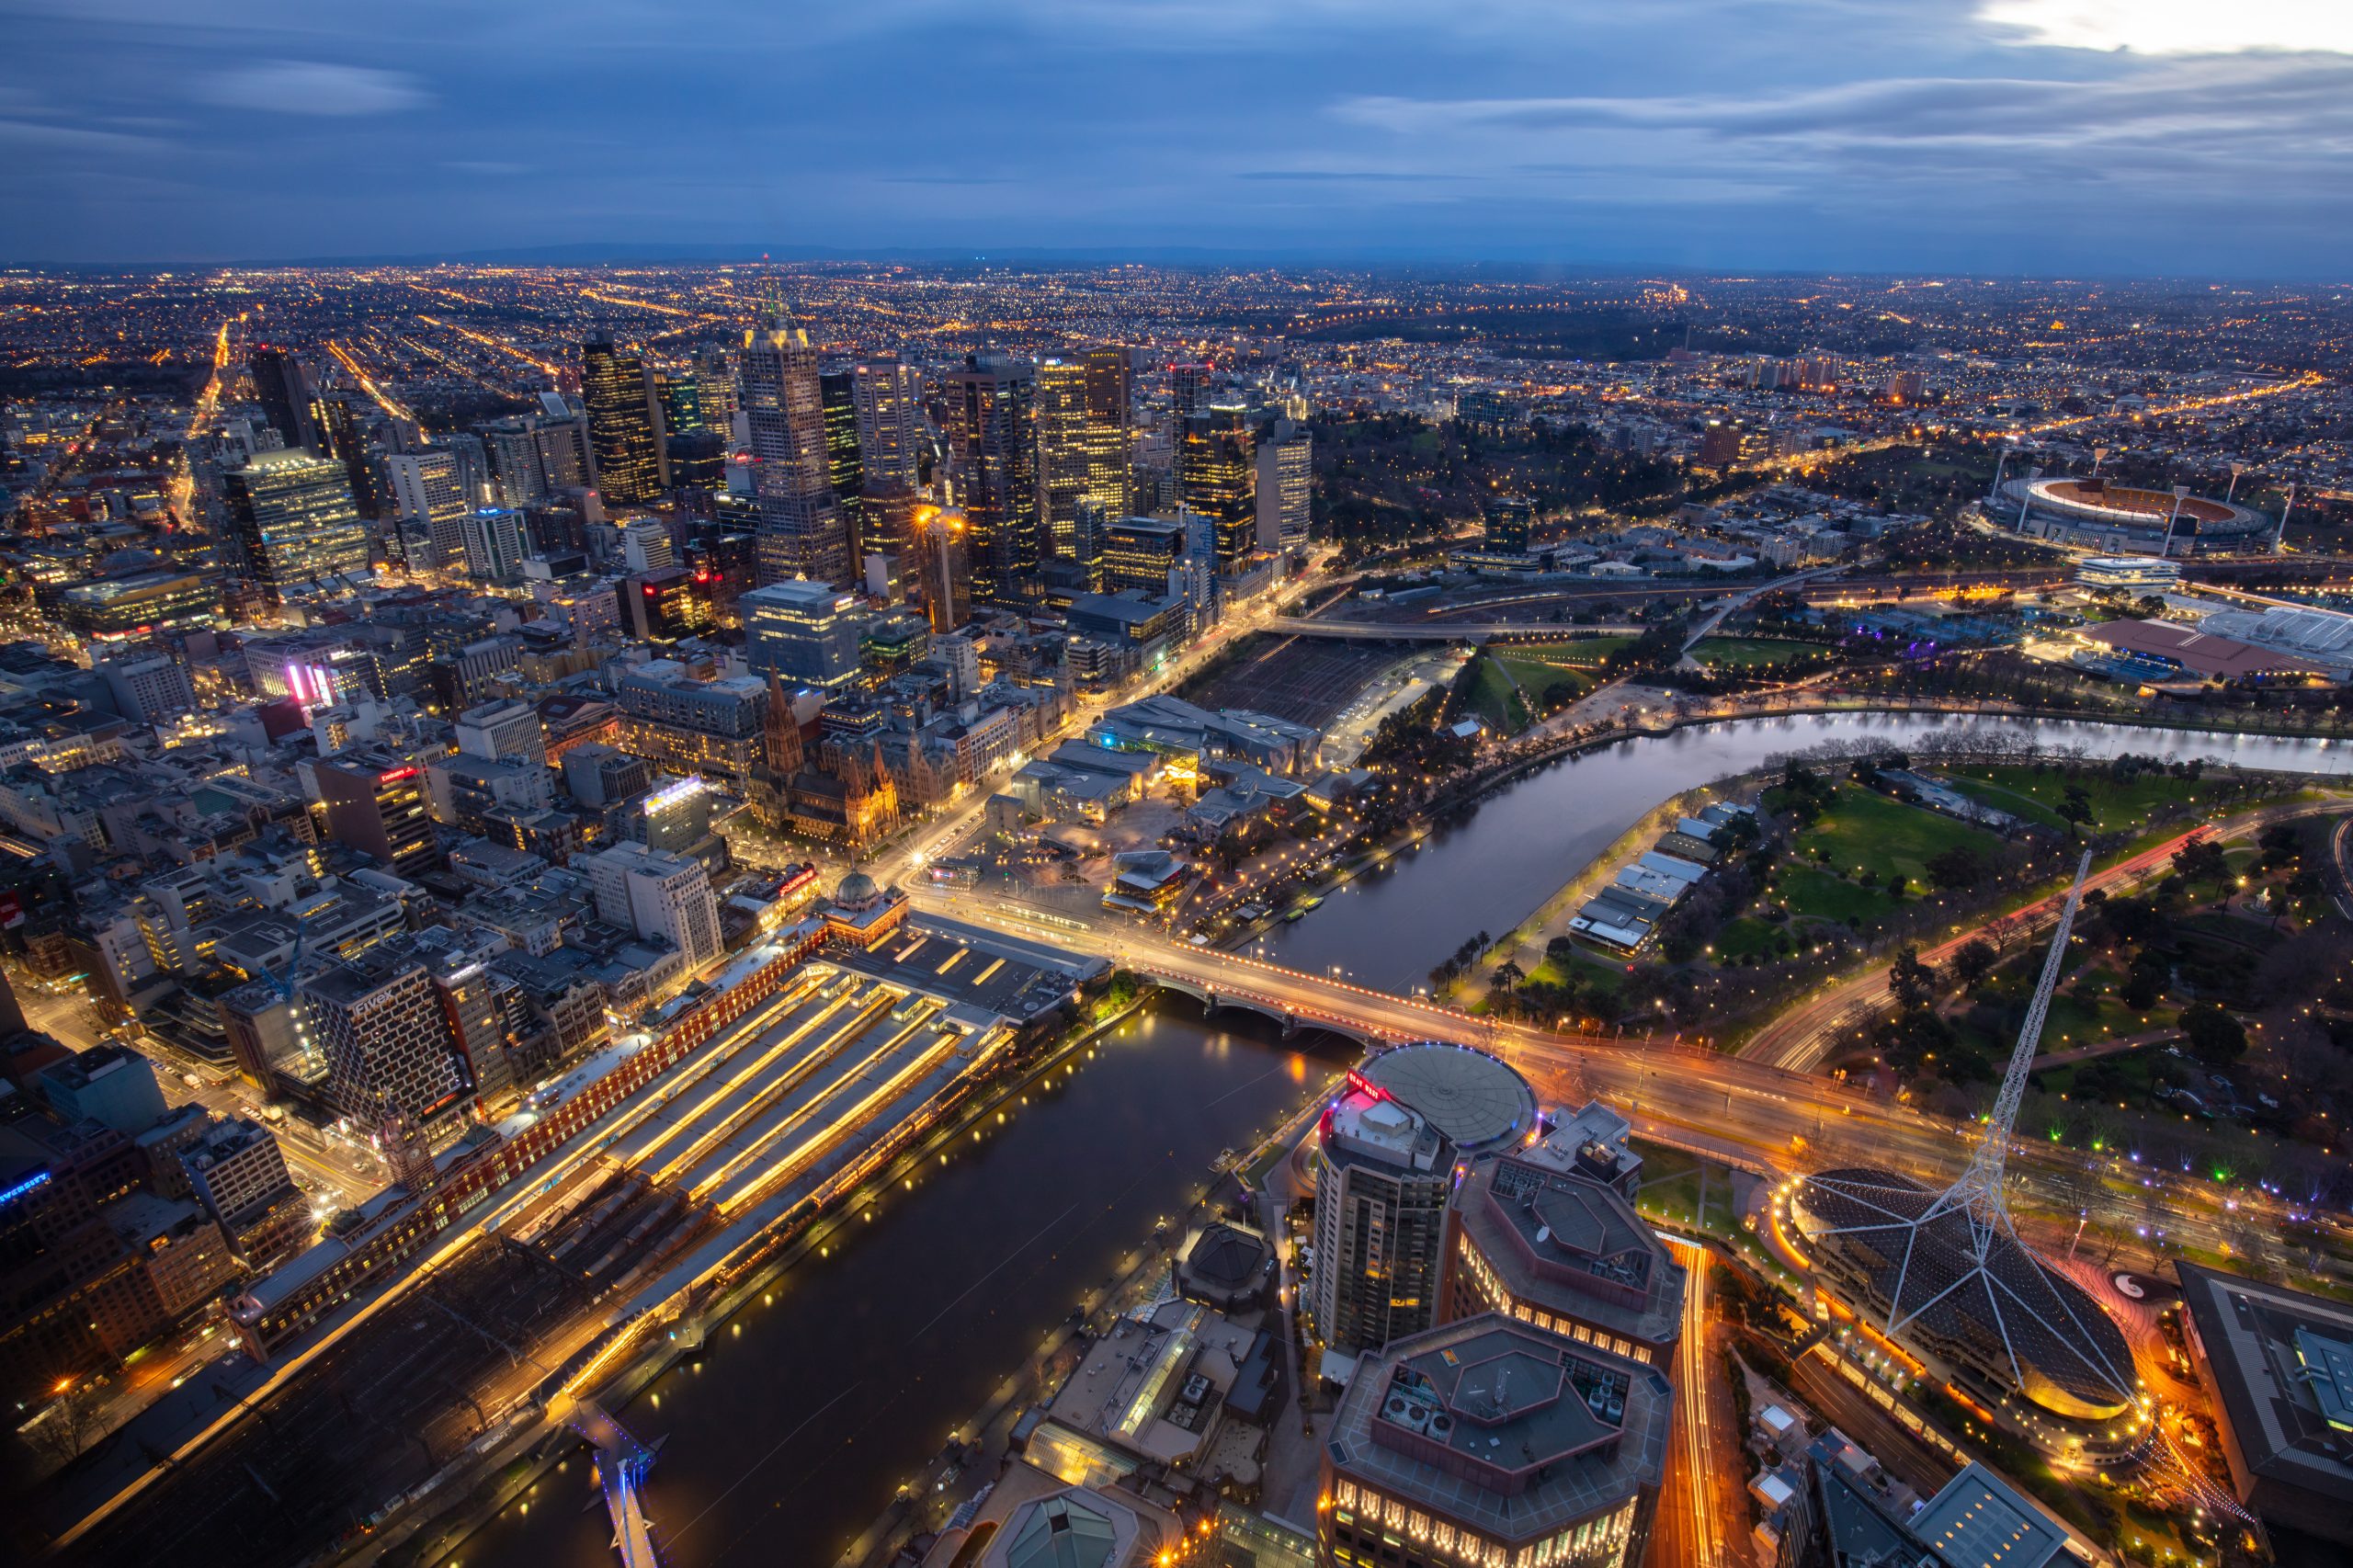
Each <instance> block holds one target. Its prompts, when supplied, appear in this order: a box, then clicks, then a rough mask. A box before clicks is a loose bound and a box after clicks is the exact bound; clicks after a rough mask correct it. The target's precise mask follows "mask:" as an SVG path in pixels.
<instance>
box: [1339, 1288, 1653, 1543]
mask: <svg viewBox="0 0 2353 1568" xmlns="http://www.w3.org/2000/svg"><path fill="white" fill-rule="evenodd" d="M1320 1261H1321V1260H1320V1259H1319V1264H1320ZM1674 1412H1675V1391H1674V1389H1673V1387H1672V1386H1670V1385H1669V1383H1668V1382H1667V1379H1666V1374H1665V1372H1663V1371H1661V1370H1660V1369H1658V1368H1656V1367H1651V1366H1645V1365H1644V1364H1643V1363H1642V1362H1640V1361H1633V1360H1629V1359H1627V1358H1625V1357H1622V1356H1617V1355H1613V1354H1612V1353H1610V1352H1608V1351H1607V1350H1602V1349H1598V1348H1597V1347H1595V1346H1590V1345H1581V1344H1578V1343H1577V1342H1576V1341H1574V1340H1573V1339H1566V1338H1563V1337H1562V1336H1561V1335H1557V1334H1553V1333H1550V1332H1548V1331H1546V1330H1544V1329H1540V1328H1538V1327H1536V1326H1535V1325H1533V1324H1526V1323H1520V1322H1518V1321H1516V1320H1514V1319H1512V1318H1507V1317H1505V1316H1503V1315H1502V1314H1501V1313H1497V1312H1487V1313H1483V1314H1482V1315H1480V1316H1478V1317H1474V1318H1466V1319H1464V1320H1462V1321H1461V1322H1459V1323H1449V1324H1442V1325H1440V1326H1439V1327H1437V1328H1433V1329H1429V1330H1427V1332H1424V1333H1420V1334H1415V1335H1408V1336H1407V1337H1405V1338H1403V1339H1399V1340H1396V1341H1394V1342H1392V1344H1391V1345H1390V1346H1388V1347H1387V1348H1386V1349H1383V1350H1381V1351H1379V1352H1377V1353H1375V1354H1372V1355H1369V1356H1367V1357H1365V1358H1363V1359H1362V1360H1361V1361H1360V1362H1358V1366H1357V1369H1356V1375H1355V1376H1354V1377H1353V1378H1352V1379H1351V1380H1350V1381H1349V1382H1348V1388H1347V1393H1346V1394H1344V1395H1343V1396H1342V1397H1341V1400H1340V1407H1339V1409H1338V1410H1337V1411H1336V1413H1335V1414H1334V1415H1333V1416H1332V1418H1331V1420H1330V1423H1329V1424H1328V1426H1323V1427H1322V1429H1321V1430H1320V1431H1319V1433H1318V1436H1320V1437H1323V1438H1324V1444H1323V1462H1322V1487H1321V1495H1320V1496H1319V1497H1318V1499H1317V1503H1316V1527H1315V1528H1316V1541H1315V1561H1316V1562H1317V1563H1318V1564H1319V1565H1320V1568H1631V1565H1635V1564H1639V1563H1641V1562H1642V1561H1643V1554H1644V1552H1645V1551H1646V1550H1647V1549H1648V1547H1649V1544H1650V1533H1651V1525H1652V1521H1653V1519H1654V1517H1655V1516H1656V1514H1657V1511H1658V1495H1659V1488H1660V1484H1661V1483H1662V1482H1663V1481H1664V1479H1665V1473H1666V1454H1667V1444H1668V1440H1669V1433H1670V1431H1671V1429H1672V1426H1673V1423H1674Z"/></svg>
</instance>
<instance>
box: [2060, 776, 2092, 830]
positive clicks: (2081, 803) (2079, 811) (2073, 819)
mask: <svg viewBox="0 0 2353 1568" xmlns="http://www.w3.org/2000/svg"><path fill="white" fill-rule="evenodd" d="M2059 815H2060V817H2061V819H2062V820H2063V821H2064V822H2065V823H2066V824H2067V832H2068V834H2069V835H2070V836H2072V837H2075V838H2081V837H2082V836H2083V835H2084V824H2086V823H2088V822H2090V821H2091V820H2092V798H2091V797H2090V796H2089V795H2086V794H2085V793H2084V790H2083V787H2082V786H2081V785H2078V784H2070V785H2068V786H2067V792H2066V794H2064V795H2063V796H2062V797H2061V798H2060V801H2059Z"/></svg>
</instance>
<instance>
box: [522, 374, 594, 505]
mask: <svg viewBox="0 0 2353 1568" xmlns="http://www.w3.org/2000/svg"><path fill="white" fill-rule="evenodd" d="M537 424H538V435H539V438H540V472H542V473H544V474H546V475H547V479H548V494H550V495H555V494H561V493H562V492H563V491H566V490H579V489H583V488H585V487H586V486H588V485H592V484H594V483H597V448H596V443H595V442H594V441H592V440H590V439H589V438H588V421H587V419H586V417H585V415H582V414H581V413H580V412H579V411H578V410H576V409H574V407H573V405H572V404H571V403H568V402H566V401H565V399H564V396H563V393H562V392H541V393H540V415H539V419H538V421H537Z"/></svg>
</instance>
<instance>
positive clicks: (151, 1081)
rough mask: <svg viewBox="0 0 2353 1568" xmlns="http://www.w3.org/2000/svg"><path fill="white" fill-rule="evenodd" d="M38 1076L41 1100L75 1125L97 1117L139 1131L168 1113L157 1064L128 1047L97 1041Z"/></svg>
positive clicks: (115, 1126)
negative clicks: (157, 1079) (100, 1043)
mask: <svg viewBox="0 0 2353 1568" xmlns="http://www.w3.org/2000/svg"><path fill="white" fill-rule="evenodd" d="M33 1076H34V1081H35V1083H36V1084H37V1085H39V1087H40V1096H41V1098H43V1099H45V1100H47V1101H48V1102H49V1104H50V1108H51V1109H52V1110H54V1111H56V1112H57V1114H58V1115H59V1116H60V1117H61V1118H63V1119H64V1120H65V1121H66V1122H68V1123H69V1124H70V1123H73V1122H76V1121H83V1120H88V1121H96V1122H98V1123H101V1124H102V1125H104V1126H107V1127H111V1128H113V1129H114V1130H115V1131H117V1132H126V1133H131V1134H133V1135H136V1134H138V1133H142V1132H144V1131H147V1130H148V1129H149V1128H151V1127H153V1126H154V1125H155V1122H156V1119H158V1118H159V1117H161V1116H162V1115H163V1114H164V1089H163V1085H161V1084H159V1083H157V1082H156V1080H155V1064H154V1063H153V1062H150V1061H148V1060H147V1058H145V1057H144V1056H142V1055H141V1054H140V1053H139V1052H137V1051H133V1050H131V1048H130V1047H129V1046H127V1045H114V1044H106V1045H94V1046H92V1047H91V1048H90V1049H89V1050H87V1051H79V1052H76V1053H75V1054H74V1055H72V1056H69V1057H67V1058H66V1059H65V1060H64V1061H63V1062H51V1063H50V1064H49V1065H48V1066H46V1067H44V1068H42V1069H41V1070H40V1072H39V1073H37V1074H34V1075H33Z"/></svg>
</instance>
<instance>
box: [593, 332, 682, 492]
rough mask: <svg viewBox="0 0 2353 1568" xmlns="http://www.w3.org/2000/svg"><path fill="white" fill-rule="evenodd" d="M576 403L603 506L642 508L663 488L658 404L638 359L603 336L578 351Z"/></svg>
mask: <svg viewBox="0 0 2353 1568" xmlns="http://www.w3.org/2000/svg"><path fill="white" fill-rule="evenodd" d="M580 398H581V402H583V403H585V404H586V405H587V408H588V444H589V447H590V449H592V450H593V451H594V452H595V453H596V458H597V489H599V490H600V491H602V492H603V493H604V496H605V499H606V500H607V501H608V502H618V503H620V505H622V506H646V505H648V504H650V503H651V502H652V501H653V500H654V498H655V497H656V496H658V495H660V494H662V492H663V491H664V490H665V489H667V488H668V487H669V483H670V473H669V465H668V461H667V460H666V459H665V458H664V456H663V454H662V405H661V403H660V401H659V400H658V399H657V398H656V397H655V396H654V378H653V377H652V376H651V375H649V374H648V373H647V372H646V368H645V360H644V358H643V357H642V356H640V355H636V354H623V353H621V352H620V350H619V349H617V348H615V347H613V340H612V338H611V337H609V336H608V335H605V334H603V333H599V334H597V335H596V336H594V337H591V338H589V339H588V340H587V341H586V342H585V343H583V344H582V345H581V346H580Z"/></svg>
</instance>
